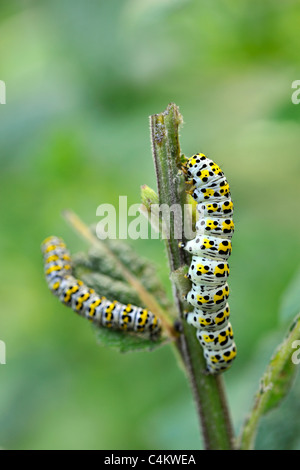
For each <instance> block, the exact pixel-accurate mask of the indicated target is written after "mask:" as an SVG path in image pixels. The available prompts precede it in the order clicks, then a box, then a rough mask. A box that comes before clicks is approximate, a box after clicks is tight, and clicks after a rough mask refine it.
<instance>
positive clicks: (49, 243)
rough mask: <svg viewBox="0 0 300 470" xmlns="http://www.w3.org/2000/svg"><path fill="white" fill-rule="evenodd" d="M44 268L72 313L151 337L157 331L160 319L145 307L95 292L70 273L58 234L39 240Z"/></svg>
mask: <svg viewBox="0 0 300 470" xmlns="http://www.w3.org/2000/svg"><path fill="white" fill-rule="evenodd" d="M41 249H42V253H43V256H44V271H45V276H46V281H47V283H48V287H49V289H50V290H51V291H52V293H53V294H55V295H56V296H57V297H58V298H59V299H60V301H61V302H62V303H63V304H65V305H67V306H69V307H71V308H72V309H73V310H74V311H75V312H76V313H78V314H79V315H82V316H83V317H85V318H87V319H89V320H91V321H92V322H93V323H95V324H97V325H98V326H100V327H105V328H112V329H115V330H122V331H131V332H136V333H143V334H144V333H145V334H148V335H149V336H150V337H152V338H155V337H157V336H158V335H159V334H160V333H161V322H160V320H159V318H157V316H156V315H154V314H153V313H152V312H150V311H149V310H147V309H145V308H140V307H136V306H134V305H131V304H128V305H124V304H121V303H120V302H117V301H116V300H114V301H110V300H108V299H107V298H106V297H104V296H103V297H101V296H99V295H98V294H97V293H96V292H95V291H94V290H93V289H90V288H89V287H87V286H86V285H85V284H84V283H83V282H82V281H80V280H79V279H76V278H75V277H74V276H73V275H72V266H71V258H70V254H69V252H68V250H67V248H66V245H65V243H64V241H63V240H62V239H61V238H58V237H55V236H52V237H49V238H47V239H46V240H44V241H43V243H42V246H41Z"/></svg>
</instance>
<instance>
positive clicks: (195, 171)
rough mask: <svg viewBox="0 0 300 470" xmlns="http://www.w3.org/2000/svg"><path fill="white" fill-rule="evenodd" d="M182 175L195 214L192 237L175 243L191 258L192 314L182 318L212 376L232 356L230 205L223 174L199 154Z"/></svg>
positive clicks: (232, 225) (215, 165) (232, 228)
mask: <svg viewBox="0 0 300 470" xmlns="http://www.w3.org/2000/svg"><path fill="white" fill-rule="evenodd" d="M183 172H184V173H185V175H186V179H187V180H188V181H189V182H190V183H191V184H192V185H193V186H192V188H193V189H192V190H191V191H190V193H191V195H192V197H193V198H194V199H195V201H196V202H197V203H198V204H197V210H198V212H199V221H198V222H197V223H196V233H197V234H196V237H195V238H194V239H193V240H190V241H188V242H187V243H181V244H180V246H181V247H182V248H184V249H185V250H187V251H188V252H189V253H191V254H192V255H193V256H192V262H191V265H190V268H189V272H188V274H187V277H188V278H189V279H190V280H191V281H192V289H191V290H190V292H189V293H188V294H187V295H186V300H187V302H188V303H190V304H191V305H192V306H193V307H194V310H193V312H190V313H187V314H186V320H187V322H188V323H190V324H191V325H193V326H194V327H195V328H196V329H197V338H198V340H199V342H200V344H201V345H202V347H203V351H204V357H205V359H206V365H207V372H209V373H211V374H217V373H220V372H223V371H225V370H227V369H228V368H229V367H230V366H231V363H232V361H233V359H234V358H235V356H236V345H235V342H234V340H233V332H232V327H231V324H230V322H229V315H230V310H229V305H228V303H227V299H228V296H229V287H228V284H227V279H228V276H229V266H228V262H227V260H228V258H229V256H230V254H231V249H232V246H231V238H232V235H233V232H234V223H233V220H232V214H233V203H232V200H231V197H230V189H229V185H228V182H227V180H226V178H225V176H224V173H223V172H222V170H221V169H220V167H219V166H218V165H217V164H216V163H214V162H213V161H212V160H210V159H209V158H207V157H206V156H205V155H204V154H203V153H199V154H196V155H193V156H192V157H191V158H189V159H188V160H187V161H186V163H185V164H184V166H183Z"/></svg>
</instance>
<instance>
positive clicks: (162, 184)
mask: <svg viewBox="0 0 300 470" xmlns="http://www.w3.org/2000/svg"><path fill="white" fill-rule="evenodd" d="M181 122H182V117H181V115H180V113H179V109H178V107H177V106H176V105H175V104H173V103H172V104H170V105H169V106H168V107H167V109H166V111H164V112H162V113H160V114H155V115H153V116H151V117H150V126H151V140H152V152H153V159H154V164H155V170H156V176H157V185H158V194H159V202H160V204H168V206H169V207H170V206H172V205H173V204H179V205H180V206H181V214H182V215H181V216H182V217H183V214H184V211H183V204H184V201H185V193H184V191H183V190H182V187H183V177H181V176H179V175H178V169H179V167H180V145H179V137H178V129H179V125H180V124H181ZM176 217H177V216H176V213H175V214H174V217H173V220H172V222H171V227H170V238H169V239H167V240H166V246H167V252H168V258H169V264H170V269H171V272H173V271H175V270H177V269H178V268H180V267H182V266H184V265H185V264H189V262H190V258H189V255H188V253H186V252H184V250H180V249H179V247H178V240H176V239H175V237H174V227H176V224H177V223H179V222H180V223H182V220H180V221H179V220H177V219H176ZM173 291H174V297H175V300H176V304H177V308H178V311H179V314H180V317H181V318H183V308H184V307H183V303H182V299H181V295H180V293H179V292H178V290H177V288H176V285H175V283H174V282H173ZM177 348H178V351H179V353H180V355H181V357H182V359H183V362H184V364H185V367H186V370H187V373H188V377H189V380H190V383H191V387H192V391H193V395H194V399H195V402H196V407H197V411H198V416H199V421H200V425H201V428H202V433H203V438H204V443H205V447H206V449H215V450H216V449H220V450H221V449H222V450H225V449H232V448H233V433H232V426H231V420H230V416H229V412H228V407H227V402H226V398H225V393H224V386H223V379H222V377H221V376H212V375H206V374H205V373H204V370H205V359H204V357H203V349H202V347H201V345H200V343H199V341H198V340H197V338H196V334H195V329H194V328H193V327H191V326H190V325H188V324H187V323H186V322H185V321H183V332H182V334H181V335H180V336H179V339H178V340H177Z"/></svg>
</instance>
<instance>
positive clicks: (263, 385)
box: [240, 315, 300, 450]
mask: <svg viewBox="0 0 300 470" xmlns="http://www.w3.org/2000/svg"><path fill="white" fill-rule="evenodd" d="M299 340H300V315H297V316H296V318H295V319H294V321H293V323H292V325H291V327H290V329H289V332H288V334H287V335H286V337H285V339H284V340H283V342H282V343H281V344H280V345H279V347H278V348H277V349H276V351H275V353H274V354H273V356H272V358H271V360H270V363H269V364H268V366H267V369H266V371H265V373H264V375H263V377H262V379H261V382H260V388H259V390H258V392H257V394H256V397H255V402H254V406H253V408H252V410H251V413H250V414H249V416H248V418H247V420H246V422H245V424H244V427H243V429H242V433H241V437H240V448H241V449H244V450H246V449H253V446H254V442H255V437H256V433H257V429H258V425H259V421H260V419H261V417H262V416H263V415H265V414H266V413H267V412H269V411H270V410H272V409H273V408H275V407H276V406H278V405H279V404H280V403H281V401H282V400H283V398H284V397H285V396H286V395H287V393H288V392H289V390H290V388H291V386H292V384H293V380H294V377H295V374H296V371H297V367H298V366H297V365H296V364H294V363H293V361H292V355H293V352H294V348H293V346H294V342H295V341H299Z"/></svg>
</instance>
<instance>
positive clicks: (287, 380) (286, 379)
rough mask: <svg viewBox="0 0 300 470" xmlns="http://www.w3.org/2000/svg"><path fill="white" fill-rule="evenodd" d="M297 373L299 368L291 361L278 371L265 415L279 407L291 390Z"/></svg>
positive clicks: (265, 408)
mask: <svg viewBox="0 0 300 470" xmlns="http://www.w3.org/2000/svg"><path fill="white" fill-rule="evenodd" d="M296 372H297V368H296V367H295V364H293V363H292V361H291V359H289V360H288V361H286V362H285V364H283V366H282V368H281V370H280V371H278V375H277V376H276V377H275V378H274V380H273V382H272V386H271V390H270V393H269V394H268V399H267V401H266V403H265V407H264V410H263V414H266V413H268V412H269V411H270V410H272V409H273V408H276V407H277V406H279V404H280V403H281V401H282V400H283V399H284V397H285V396H286V395H287V393H288V392H289V390H290V389H291V387H292V384H293V381H294V378H295V376H296Z"/></svg>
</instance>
